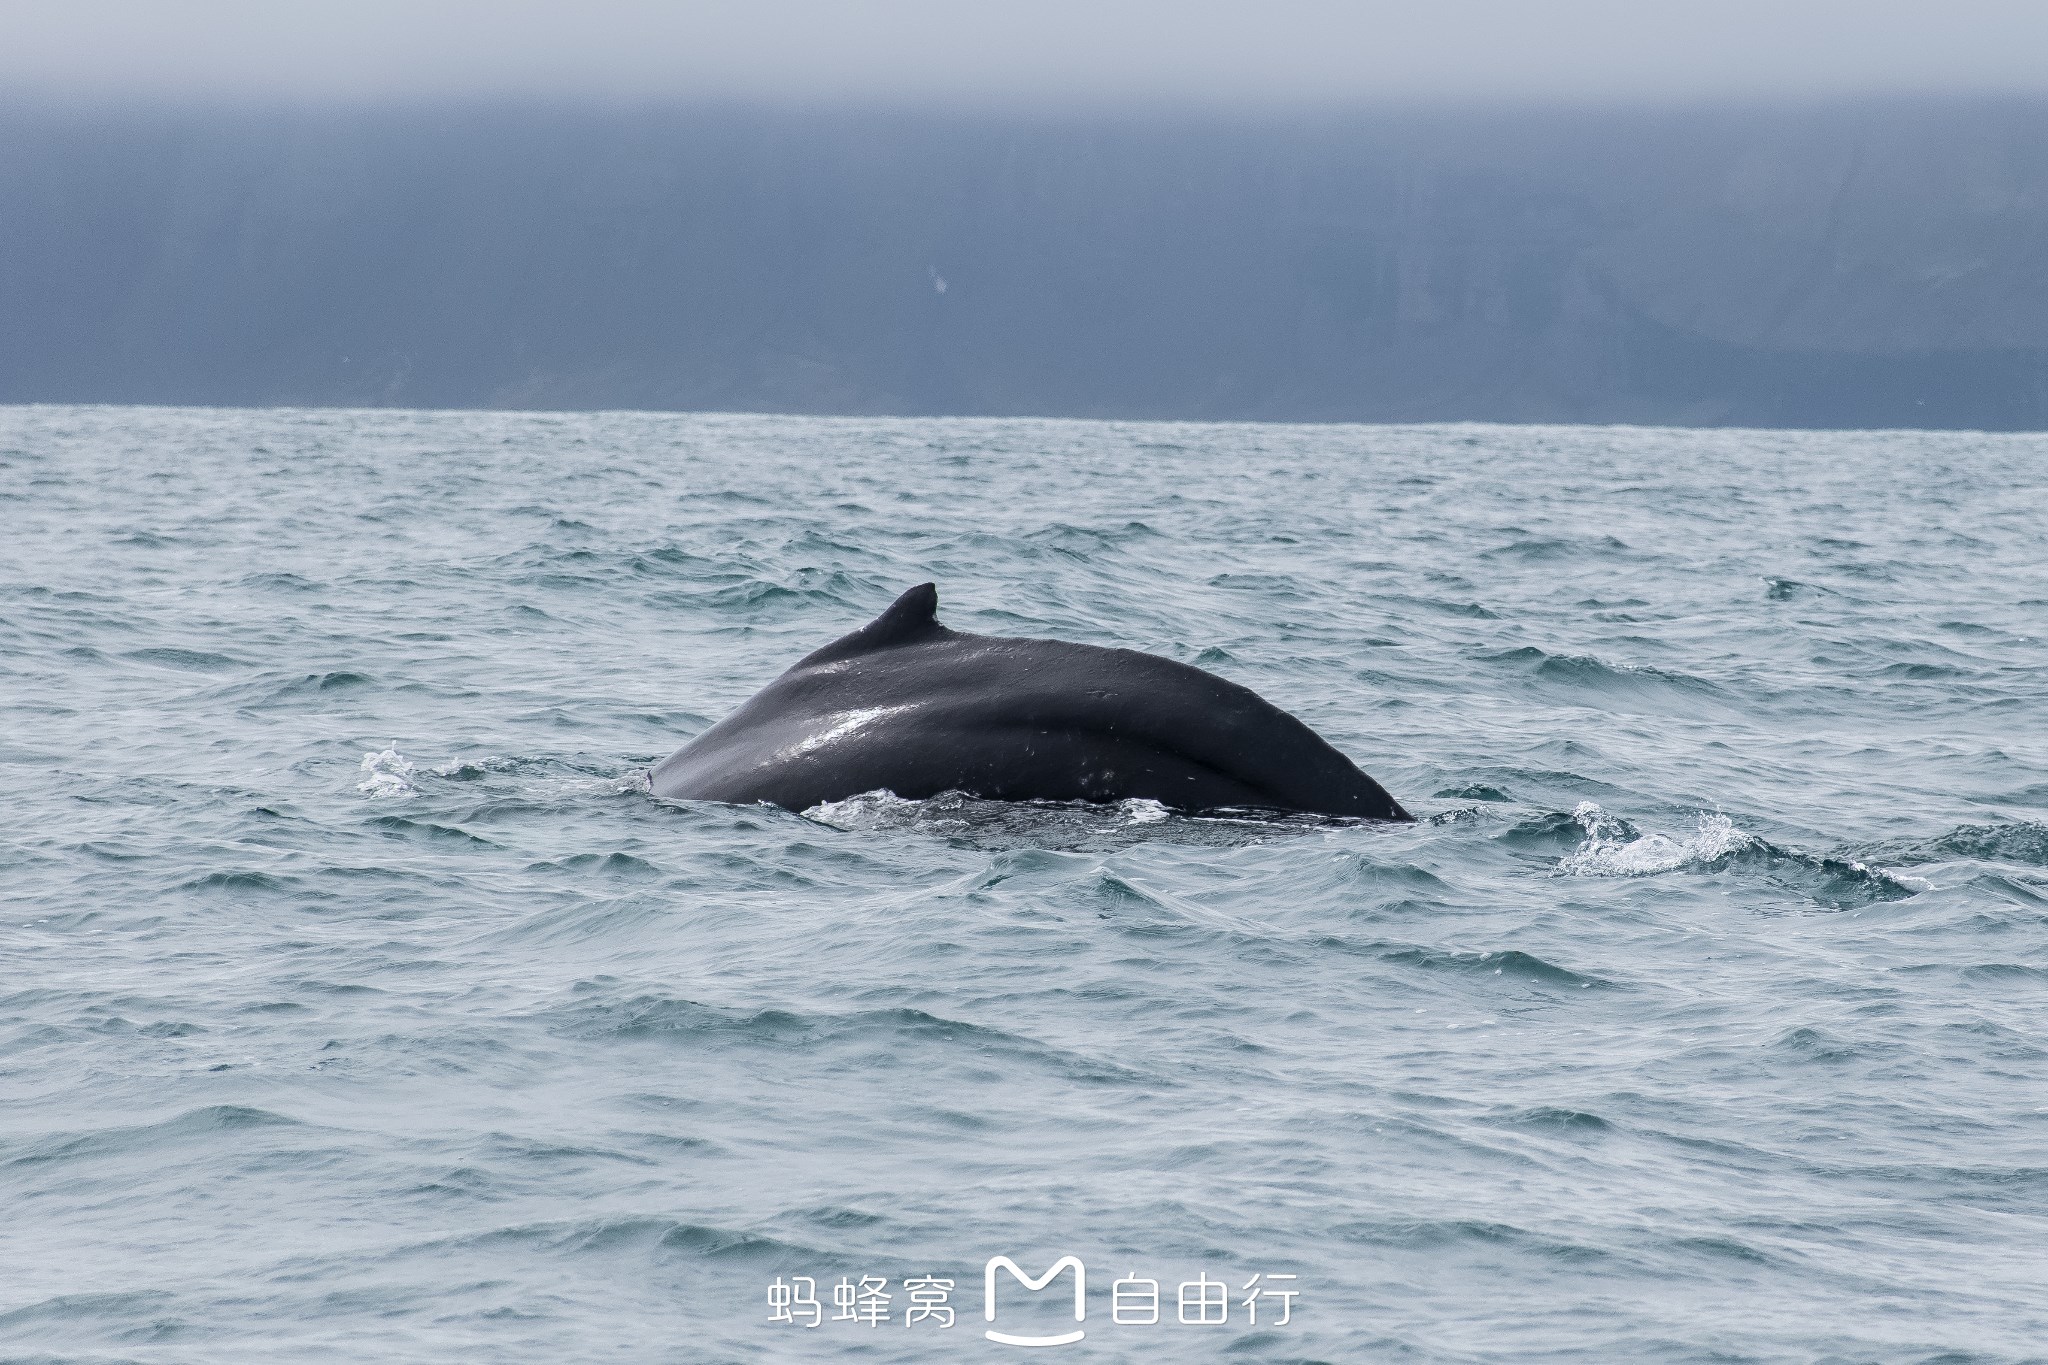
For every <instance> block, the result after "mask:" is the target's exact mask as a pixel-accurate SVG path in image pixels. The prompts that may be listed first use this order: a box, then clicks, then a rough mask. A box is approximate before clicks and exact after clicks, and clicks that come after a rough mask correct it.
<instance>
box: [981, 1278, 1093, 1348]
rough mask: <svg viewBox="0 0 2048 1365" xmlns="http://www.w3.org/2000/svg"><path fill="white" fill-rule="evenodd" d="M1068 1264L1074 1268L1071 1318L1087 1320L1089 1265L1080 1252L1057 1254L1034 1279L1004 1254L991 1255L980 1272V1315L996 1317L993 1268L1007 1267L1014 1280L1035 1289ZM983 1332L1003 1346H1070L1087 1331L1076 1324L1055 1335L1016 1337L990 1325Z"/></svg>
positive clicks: (1048, 1281)
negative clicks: (986, 1264)
mask: <svg viewBox="0 0 2048 1365" xmlns="http://www.w3.org/2000/svg"><path fill="white" fill-rule="evenodd" d="M1069 1267H1071V1268H1072V1269H1073V1272H1074V1321H1075V1322H1086V1321H1087V1320H1088V1267H1087V1266H1084V1265H1082V1264H1081V1258H1080V1257H1079V1256H1062V1257H1060V1258H1059V1259H1058V1260H1057V1261H1054V1262H1053V1263H1052V1269H1051V1270H1048V1271H1046V1272H1045V1273H1044V1274H1043V1275H1040V1276H1039V1277H1038V1278H1037V1279H1035V1280H1034V1279H1032V1278H1031V1277H1030V1276H1029V1275H1026V1274H1025V1273H1024V1272H1023V1270H1021V1269H1020V1268H1019V1267H1018V1265H1017V1263H1016V1262H1015V1261H1013V1260H1011V1259H1010V1258H1009V1257H1007V1256H996V1257H992V1258H990V1260H989V1263H988V1268H987V1269H986V1270H985V1271H983V1272H982V1285H981V1315H982V1317H983V1319H984V1320H986V1321H988V1322H994V1321H995V1320H996V1272H997V1271H998V1270H1007V1271H1009V1272H1010V1274H1012V1275H1013V1276H1015V1277H1016V1279H1017V1283H1019V1284H1021V1285H1023V1286H1024V1287H1025V1288H1026V1289H1028V1290H1031V1291H1032V1292H1033V1293H1036V1292H1038V1291H1039V1290H1041V1289H1043V1288H1045V1287H1046V1286H1047V1285H1049V1284H1051V1283H1052V1282H1053V1277H1054V1276H1056V1275H1058V1274H1059V1273H1060V1272H1061V1271H1062V1270H1066V1269H1068V1268H1069ZM982 1335H984V1336H986V1337H987V1338H988V1339H989V1340H990V1341H1000V1342H1001V1343H1002V1344H1003V1345H1005V1346H1069V1345H1072V1344H1073V1343H1074V1342H1077V1341H1079V1340H1080V1339H1081V1338H1082V1337H1084V1336H1086V1335H1087V1333H1086V1332H1084V1331H1082V1330H1081V1329H1080V1328H1078V1327H1077V1328H1075V1329H1074V1330H1073V1331H1071V1332H1067V1333H1063V1334H1062V1335H1060V1336H1056V1337H1018V1336H1012V1335H1010V1334H1009V1333H1008V1332H998V1331H996V1330H995V1329H994V1328H990V1329H989V1330H988V1331H987V1332H985V1333H983V1334H982Z"/></svg>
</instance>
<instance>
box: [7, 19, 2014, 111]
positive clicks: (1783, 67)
mask: <svg viewBox="0 0 2048 1365" xmlns="http://www.w3.org/2000/svg"><path fill="white" fill-rule="evenodd" d="M0 89H15V90H37V89H44V90H57V91H63V92H69V93H82V94H87V95H103V94H104V95H116V96H129V95H136V94H145V95H147V94H157V93H170V94H177V95H187V94H196V95H203V96H209V97H218V96H227V97H231V98H236V97H245V96H246V97H255V98H262V99H269V98H274V97H277V96H280V95H282V96H285V97H288V98H299V97H313V98H324V97H329V96H336V95H340V96H351V97H353V96H362V95H370V96H379V97H382V96H393V95H395V96H417V95H422V94H426V95H438V94H455V95H467V94H508V93H509V94H533V95H558V94H598V95H615V96H623V97H627V98H639V97H642V96H646V95H660V96H667V97H678V96H680V97H685V98H688V97H706V96H710V97H726V96H734V95H737V96H742V97H767V98H771V99H786V98H792V97H794V98H798V99H805V100H812V99H825V100H837V99H842V98H847V97H854V98H861V99H879V100H884V101H887V102H892V103H896V102H909V103H915V102H922V101H928V100H945V101H956V100H970V101H982V100H987V101H1000V102H1006V103H1018V102H1022V103H1026V104H1045V103H1055V102H1066V101H1076V100H1079V101H1086V102H1099V101H1105V100H1107V101H1123V100H1135V101H1141V102H1151V101H1156V100H1159V99H1162V98H1163V99H1167V100H1171V101H1175V102H1197V103H1207V102H1217V103H1235V102H1251V103H1267V104H1275V103H1277V104H1281V105H1286V104H1292V103H1317V102H1329V101H1339V102H1351V101H1359V100H1372V99H1376V98H1377V99H1385V98H1395V99H1401V100H1413V99H1416V98H1418V97H1419V98H1424V99H1439V98H1441V99H1448V100H1455V101H1460V102H1467V101H1471V100H1474V99H1483V98H1524V97H1528V96H1540V97H1546V98H1555V97H1561V98H1565V99H1569V100H1574V101H1578V100H1591V101H1595V102H1606V101H1610V100H1616V99H1621V100H1634V99H1640V98H1652V99H1680V100H1691V99H1696V98H1699V97H1703V96H1704V97H1715V96H1724V95H1736V96H1744V97H1754V96H1764V97H1786V96H1791V97H1800V96H1808V95H1823V96H1824V95H1834V94H1841V93H1859V92H1880V93H1918V92H1927V91H1935V92H1948V91H2025V92H2041V91H2048V0H1944V2H1943V3H1928V2H1927V0H1406V2H1405V3H1400V4H1392V3H1383V2H1382V0H1351V2H1350V3H1337V2H1335V0H1259V2H1258V3H1240V2H1239V0H1028V2H1019V0H671V3H656V2H655V0H574V2H571V0H555V2H554V3H536V2H535V0H489V3H483V2H482V0H450V2H448V3H435V0H411V2H410V3H399V2H396V0H189V2H187V3H181V2H180V0H0Z"/></svg>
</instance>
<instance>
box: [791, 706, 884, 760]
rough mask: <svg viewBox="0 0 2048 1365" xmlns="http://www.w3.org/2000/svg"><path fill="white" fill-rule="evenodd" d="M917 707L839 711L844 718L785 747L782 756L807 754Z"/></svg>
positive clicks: (871, 707) (865, 708) (882, 707)
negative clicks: (886, 717) (887, 717)
mask: <svg viewBox="0 0 2048 1365" xmlns="http://www.w3.org/2000/svg"><path fill="white" fill-rule="evenodd" d="M915 709H916V708H915V707H910V706H867V707H863V708H861V709H860V710H858V711H842V712H840V713H839V714H840V716H841V717H842V719H840V720H839V721H837V722H836V723H835V724H834V725H833V726H832V727H831V728H830V729H828V730H824V731H821V732H820V733H818V734H815V735H807V736H805V737H804V738H803V739H800V740H798V741H797V742H796V743H794V744H792V745H790V746H789V747H788V748H787V749H784V750H783V751H782V753H781V757H784V758H795V757H796V756H797V755H798V754H807V753H810V752H811V751H812V750H813V749H822V748H824V747H825V746H826V745H827V744H830V743H831V742H832V741H834V740H836V739H844V738H845V737H846V736H848V735H850V734H853V733H854V732H855V731H857V730H861V729H864V728H865V727H867V726H869V725H872V724H874V723H875V722H876V721H878V720H880V719H881V718H882V717H884V716H894V715H900V714H902V713H903V712H905V711H911V710H915Z"/></svg>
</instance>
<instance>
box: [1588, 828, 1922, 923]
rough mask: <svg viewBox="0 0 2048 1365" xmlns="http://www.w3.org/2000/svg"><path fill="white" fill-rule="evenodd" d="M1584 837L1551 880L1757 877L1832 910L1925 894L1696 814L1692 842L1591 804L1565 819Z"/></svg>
mask: <svg viewBox="0 0 2048 1365" xmlns="http://www.w3.org/2000/svg"><path fill="white" fill-rule="evenodd" d="M1570 818H1571V820H1572V822H1573V823H1575V824H1576V825H1578V826H1579V828H1580V829H1582V830H1583V831H1584V832H1585V840H1584V842H1583V843H1581V844H1580V845H1579V847H1578V848H1576V849H1574V850H1573V851H1572V852H1570V853H1568V854H1566V855H1565V856H1564V857H1563V858H1560V859H1559V860H1558V864H1557V869H1556V871H1557V873H1558V875H1562V876H1576V877H1653V876H1658V875H1661V874H1664V873H1669V872H1678V871H1688V870H1689V871H1704V872H1723V871H1741V872H1761V873H1763V874H1765V875H1766V876H1767V877H1768V878H1769V879H1770V880H1771V881H1772V882H1774V883H1776V884H1777V885H1779V886H1782V887H1784V888H1785V889H1787V890H1794V891H1798V892H1799V893H1800V894H1802V895H1804V896H1806V897H1807V898H1808V899H1811V900H1813V901H1815V902H1816V903H1818V904H1822V905H1827V906H1832V907H1834V908H1837V909H1848V908H1850V907H1853V906H1859V905H1868V904H1871V903H1873V902H1876V901H1893V900H1904V899H1906V898H1907V897H1908V896H1914V895H1918V894H1919V893H1920V892H1921V891H1924V890H1926V889H1928V888H1927V887H1926V886H1925V885H1924V884H1919V885H1916V884H1914V883H1912V882H1909V881H1908V880H1907V879H1905V878H1903V877H1900V876H1898V875H1896V874H1894V873H1891V872H1887V871H1885V870H1884V869H1882V868H1877V867H1872V866H1870V865H1869V864H1867V863H1864V862H1861V861H1858V860H1856V859H1850V858H1836V857H1829V856H1826V855H1823V854H1812V853H1803V852H1800V851H1798V850H1796V849H1788V848H1783V847H1780V846H1779V845H1777V844H1773V843H1771V842H1770V841H1769V840H1766V839H1763V838H1761V837H1759V836H1757V835H1754V834H1749V833H1746V832H1744V831H1742V830H1740V829H1737V828H1736V827H1735V822H1734V821H1733V820H1731V819H1729V818H1728V817H1727V816H1726V815H1723V814H1722V813H1720V812H1719V811H1711V812H1709V811H1702V812H1701V813H1700V815H1699V822H1698V825H1697V827H1696V828H1695V829H1694V831H1693V832H1692V834H1690V835H1688V836H1684V837H1674V836H1671V835H1667V834H1661V833H1655V832H1653V833H1649V834H1642V833H1639V832H1638V831H1637V830H1636V828H1635V826H1633V825H1631V824H1630V823H1628V822H1627V821H1626V820H1621V819H1618V818H1617V817H1615V816H1611V815H1608V814H1607V813H1606V812H1604V811H1603V810H1601V809H1600V807H1599V805H1598V804H1596V803H1594V802H1592V801H1583V802H1581V803H1580V804H1579V806H1578V808H1577V809H1576V810H1574V811H1573V812H1572V814H1571V817H1570Z"/></svg>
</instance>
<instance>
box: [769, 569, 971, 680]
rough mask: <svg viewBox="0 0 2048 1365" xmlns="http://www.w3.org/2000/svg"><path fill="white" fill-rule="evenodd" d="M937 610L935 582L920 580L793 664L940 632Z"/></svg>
mask: <svg viewBox="0 0 2048 1365" xmlns="http://www.w3.org/2000/svg"><path fill="white" fill-rule="evenodd" d="M938 613H939V589H938V585H937V584H935V583H920V584H918V585H917V586H916V587H914V588H912V589H911V590H910V591H909V592H906V593H904V594H903V595H902V596H901V597H899V598H897V599H896V600H895V601H894V602H891V603H890V604H889V607H888V610H886V611H884V612H883V613H882V614H881V615H880V616H877V617H876V618H875V619H874V620H872V621H870V622H868V623H867V624H866V625H864V626H862V627H861V628H860V629H859V630H856V631H854V632H853V633H852V634H851V635H842V636H840V637H839V638H838V639H837V640H834V641H833V642H832V643H831V644H829V645H826V646H825V647H824V648H823V649H820V650H818V651H816V652H815V653H812V654H807V655H805V656H804V657H803V659H801V660H800V661H799V662H798V663H797V667H799V668H802V667H803V666H804V665H806V664H822V663H830V662H831V661H833V660H834V659H846V658H851V657H852V656H854V655H856V654H865V653H867V652H868V651H869V650H874V649H889V648H891V647H893V646H896V645H907V644H911V643H913V642H914V641H917V640H922V639H924V638H926V637H927V636H931V635H937V634H941V633H943V632H944V631H945V629H946V628H945V627H944V626H942V625H940V624H939V615H938Z"/></svg>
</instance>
